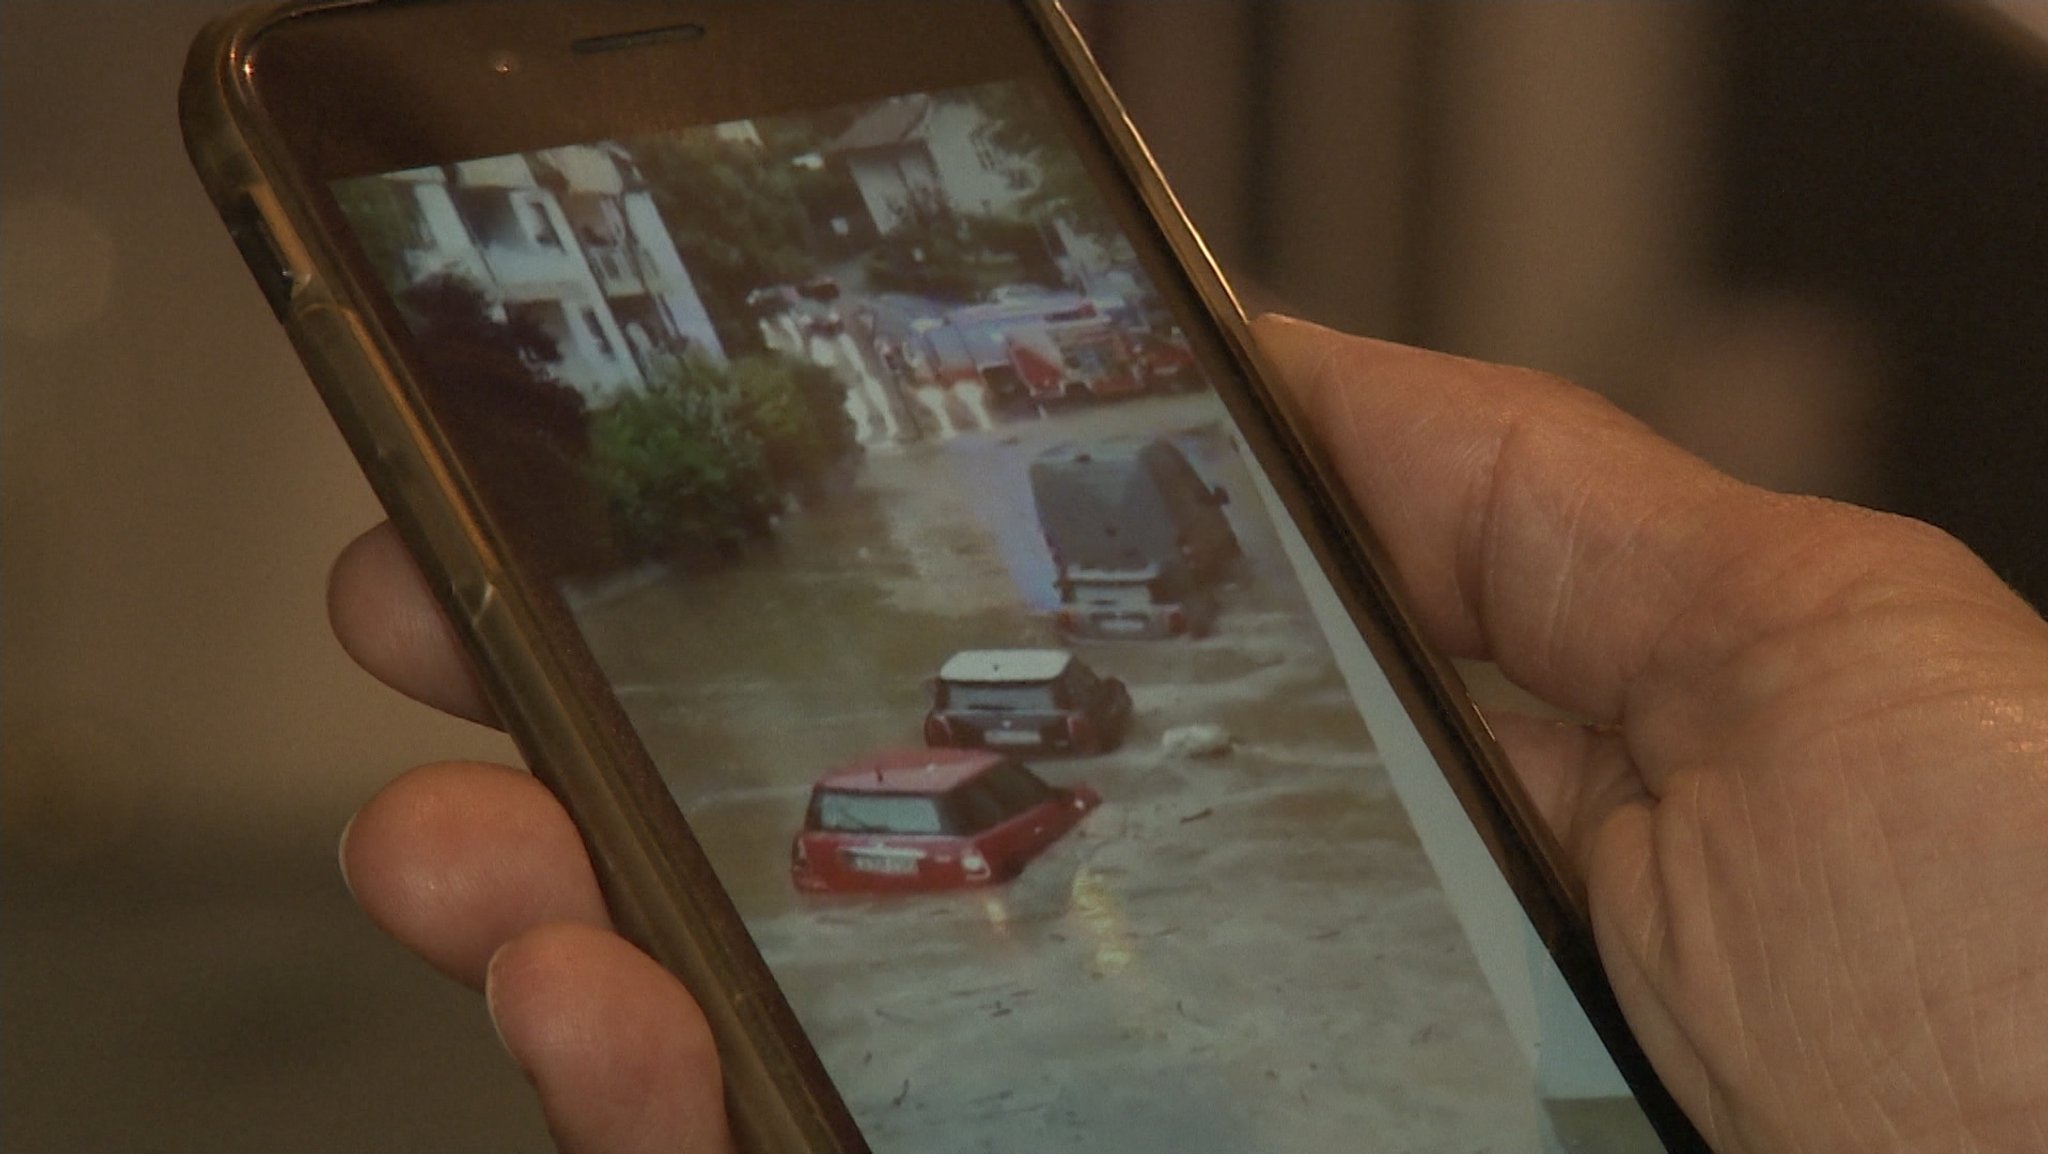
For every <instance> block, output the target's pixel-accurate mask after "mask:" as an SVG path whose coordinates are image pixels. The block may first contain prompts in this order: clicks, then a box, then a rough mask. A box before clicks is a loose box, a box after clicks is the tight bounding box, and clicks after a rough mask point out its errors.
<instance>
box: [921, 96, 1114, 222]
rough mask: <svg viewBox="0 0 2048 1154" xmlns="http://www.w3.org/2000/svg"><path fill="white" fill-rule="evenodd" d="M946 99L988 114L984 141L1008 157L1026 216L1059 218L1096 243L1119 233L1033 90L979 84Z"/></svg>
mask: <svg viewBox="0 0 2048 1154" xmlns="http://www.w3.org/2000/svg"><path fill="white" fill-rule="evenodd" d="M948 98H949V99H956V100H964V101H967V102H969V103H972V104H973V105H975V106H976V107H977V108H979V109H980V110H981V113H982V115H983V116H986V117H987V118H988V120H989V127H988V129H987V132H988V143H989V144H990V145H991V146H992V147H994V148H995V149H996V150H998V151H1000V152H1002V153H1005V154H1007V155H1008V156H1009V157H1011V158H1012V160H1013V162H1014V163H1013V165H1012V167H1011V181H1012V183H1013V184H1014V185H1015V186H1016V187H1017V188H1018V189H1020V190H1021V191H1023V192H1024V199H1023V211H1024V215H1025V216H1026V217H1027V218H1028V219H1030V220H1033V221H1036V222H1039V223H1046V222H1050V221H1052V220H1065V221H1066V222H1067V223H1068V224H1069V225H1071V226H1072V227H1074V228H1075V229H1077V230H1079V231H1081V232H1083V233H1085V234H1087V235H1088V236H1090V237H1092V238H1093V239H1095V240H1097V241H1103V242H1111V241H1114V240H1116V239H1117V238H1119V237H1121V235H1122V233H1121V231H1120V230H1119V229H1118V228H1117V227H1116V220H1115V218H1114V217H1112V216H1111V215H1110V212H1109V205H1108V204H1107V203H1105V202H1104V201H1103V199H1102V192H1101V190H1099V189H1098V188H1096V186H1095V182H1094V181H1093V180H1092V179H1090V178H1089V176H1088V170H1087V169H1086V168H1085V167H1084V166H1083V165H1082V163H1081V155H1080V153H1078V152H1076V151H1075V149H1074V146H1073V144H1072V143H1071V142H1069V140H1068V139H1067V135H1066V130H1065V129H1064V128H1063V127H1061V125H1060V122H1059V117H1058V116H1057V115H1055V113H1054V111H1053V108H1052V106H1051V105H1050V104H1048V103H1046V102H1045V100H1044V99H1042V98H1041V97H1040V96H1039V95H1038V94H1037V93H1035V92H1033V91H1031V90H1030V89H1028V88H1025V87H1024V86H1022V85H1020V84H985V85H982V86H980V87H978V88H971V89H967V90H965V91H963V92H958V93H952V94H949V96H948Z"/></svg>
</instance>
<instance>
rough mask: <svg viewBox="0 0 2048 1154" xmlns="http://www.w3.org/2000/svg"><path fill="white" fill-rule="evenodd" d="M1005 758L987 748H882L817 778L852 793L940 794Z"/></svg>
mask: <svg viewBox="0 0 2048 1154" xmlns="http://www.w3.org/2000/svg"><path fill="white" fill-rule="evenodd" d="M1006 760H1008V759H1007V757H1005V755H1003V754H1000V753H992V752H990V751H988V750H986V749H884V750H880V751H878V752H875V753H871V754H869V755H868V756H866V757H863V758H861V759H860V760H859V761H855V762H849V763H847V764H846V765H842V766H840V767H839V768H837V769H834V770H832V771H831V772H830V773H827V774H826V775H825V776H823V777H821V778H819V779H818V785H819V786H821V787H823V788H826V789H841V790H847V791H849V792H855V793H907V794H941V793H945V792H947V791H948V790H950V789H952V788H953V787H954V786H957V785H959V784H960V783H961V782H964V781H967V780H969V779H970V778H973V777H975V776H977V775H979V774H981V773H983V772H984V771H986V770H987V769H988V768H989V767H990V766H992V765H998V764H1001V763H1002V762H1004V761H1006Z"/></svg>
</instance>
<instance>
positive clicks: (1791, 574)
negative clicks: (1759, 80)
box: [1258, 321, 2048, 1151]
mask: <svg viewBox="0 0 2048 1154" xmlns="http://www.w3.org/2000/svg"><path fill="white" fill-rule="evenodd" d="M1258 334H1259V338H1260V343H1261V346H1262V348H1263V349H1264V350H1265V352H1266V353H1267V354H1268V356H1269V357H1271V358H1272V360H1273V363H1274V365H1275V366H1276V368H1278V369H1279V371H1280V374H1281V376H1282V377H1283V378H1285V379H1286V380H1287V381H1288V382H1289V383H1290V385H1291V386H1292V388H1293V391H1294V392H1295V393H1296V395H1297V396H1298V398H1299V399H1300V400H1301V402H1302V404H1303V406H1304V409H1305V411H1306V413H1307V415H1308V417H1309V420H1310V423H1311V425H1312V426H1313V427H1314V428H1315V429H1316V431H1317V432H1318V434H1319V436H1320V437H1321V439H1322V441H1323V443H1324V447H1325V448H1326V450H1327V451H1328V452H1329V455H1330V457H1331V459H1332V460H1333V461H1334V462H1335V463H1336V465H1337V467H1338V468H1339V470H1340V471H1341V472H1342V474H1343V477H1344V480H1345V481H1346V483H1347V485H1348V487H1349V488H1350V490H1351V491H1352V493H1353V495H1354V496H1355V498H1356V499H1357V500H1358V501H1359V503H1360V504H1361V506H1362V508H1363V511H1364V512H1365V514H1366V516H1367V519H1368V520H1369V521H1370V522H1371V523H1372V524H1373V525H1374V526H1375V528H1376V530H1377V531H1378V533H1379V535H1380V537H1381V539H1382V541H1383V543H1384V545H1385V546H1386V550H1387V553H1388V555H1389V556H1390V557H1391V558H1392V559H1393V563H1394V566H1395V568H1396V569H1397V570H1398V571H1399V577H1400V583H1401V585H1402V586H1403V587H1404V589H1405V591H1406V593H1407V594H1408V602H1409V605H1410V607H1411V609H1413V610H1414V611H1415V613H1416V616H1417V619H1418V620H1419V622H1420V624H1421V628H1422V631H1423V632H1424V634H1425V635H1426V636H1427V638H1428V639H1429V640H1430V641H1431V642H1432V643H1434V644H1435V645H1436V646H1438V647H1439V648H1440V649H1443V650H1446V651H1448V652H1450V653H1451V654H1453V655H1455V656H1461V657H1470V658H1484V659H1490V660H1493V661H1495V662H1497V663H1498V664H1499V665H1500V667H1501V668H1502V670H1503V672H1504V673H1505V674H1506V675H1507V676H1508V677H1509V678H1510V679H1511V680H1513V681H1515V682H1516V683H1517V684H1519V685H1521V686H1522V687H1524V688H1526V689H1528V690H1530V691H1531V692H1533V693H1534V694H1536V695H1537V696H1538V697H1541V698H1543V699H1545V700H1546V701H1548V702H1550V703H1551V704H1553V705H1556V706H1559V707H1561V708H1563V709H1565V710H1567V711H1569V712H1571V713H1573V714H1575V715H1577V716H1580V717H1583V718H1586V719H1588V720H1589V721H1591V722H1592V723H1593V724H1591V725H1583V726H1582V725H1571V724H1560V723H1555V722H1539V721H1535V720H1532V719H1518V718H1498V719H1495V726H1496V730H1497V732H1498V734H1499V736H1500V737H1501V739H1502V741H1503V744H1504V745H1505V746H1506V748H1507V751H1508V753H1509V757H1510V760H1511V761H1512V762H1513V763H1514V765H1515V767H1516V770H1517V771H1518V775H1519V776H1520V777H1522V778H1523V779H1524V780H1525V782H1526V783H1527V784H1528V786H1529V788H1530V792H1531V794H1532V797H1533V799H1534V800H1535V801H1536V802H1537V804H1538V806H1539V808H1541V809H1542V810H1543V812H1544V814H1545V816H1546V817H1547V818H1548V819H1549V821H1550V823H1551V825H1552V827H1553V829H1555V830H1556V831H1557V833H1558V835H1559V838H1560V840H1561V841H1562V842H1563V843H1564V845H1565V847H1566V849H1567V850H1568V851H1569V854H1570V856H1571V859H1572V860H1573V861H1574V862H1575V863H1576V865H1577V867H1578V870H1579V871H1580V881H1581V882H1582V883H1583V885H1584V886H1585V889H1586V896H1587V898H1588V902H1589V906H1590V909H1591V913H1592V918H1593V926H1594V930H1595V933H1596V936H1597V939H1598V943H1599V947H1600V954H1601V958H1602V960H1603V962H1604V964H1605V966H1606V968H1607V971H1608V974H1609V976H1610V978H1611V980H1612V982H1613V984H1614V987H1615V992H1616V995H1617V996H1618V997H1619V999H1620V1002H1621V1005H1622V1008H1623V1010H1624V1011H1625V1013H1626V1014H1627V1016H1628V1019H1629V1022H1630V1024H1631V1026H1632V1027H1633V1029H1634V1031H1635V1033H1636V1035H1637V1037H1638V1038H1639V1039H1640V1040H1641V1042H1642V1045H1643V1048H1644V1050H1645V1051H1646V1052H1647V1053H1648V1055H1649V1057H1650V1059H1651V1061H1652V1062H1653V1063H1654V1064H1655V1065H1656V1067H1657V1069H1658V1071H1659V1073H1660V1074H1661V1075H1662V1076H1663V1078H1664V1081H1665V1082H1666V1084H1667V1085H1668V1086H1670V1088H1671V1089H1672V1091H1673V1093H1674V1094H1676V1096H1677V1098H1678V1100H1679V1102H1680V1104H1681V1105H1682V1106H1683V1107H1684V1108H1685V1110H1686V1112H1687V1113H1688V1114H1689V1115H1690V1116H1691V1117H1692V1119H1693V1120H1694V1122H1695V1123H1696V1124H1697V1125H1698V1126H1699V1127H1700V1129H1701V1130H1702V1132H1703V1133H1704V1134H1705V1136H1706V1138H1707V1140H1708V1141H1709V1142H1710V1143H1712V1144H1713V1145H1714V1146H1715V1148H1717V1149H1721V1150H1729V1151H1732V1150H1757V1151H1804V1150H1845V1151H1879V1150H1897V1151H1957V1150H1992V1149H2010V1150H2032V1151H2040V1150H2048V1044H2044V1041H2043V1040H2044V1039H2048V625H2044V624H2043V622H2042V620H2041V618H2040V616H2039V615H2038V614H2036V613H2035V612H2034V611H2033V610H2032V609H2030V608H2029V607H2028V606H2027V605H2026V604H2025V603H2023V602H2022V601H2021V600H2020V598H2019V597H2018V596H2016V595H2015V594H2013V593H2012V592H2011V591H2010V590H2009V589H2007V588H2006V587H2005V586H2004V585H2003V584H2002V583H2001V582H2000V581H1999V580H1998V579H1997V578H1996V577H1995V576H1994V575H1993V574H1992V573H1991V572H1990V571H1989V570H1988V569H1986V568H1985V566H1984V565H1983V564H1982V563H1980V562H1979V561H1978V560H1977V559H1976V558H1975V557H1973V556H1971V555H1970V554H1969V553H1968V552H1967V551H1966V550H1965V549H1964V548H1963V547H1962V546H1961V545H1960V544H1958V543H1956V542H1955V541H1954V540H1953V539H1951V538H1949V537H1947V536H1946V535H1944V534H1942V533H1940V532H1938V531H1936V530H1934V529H1932V528H1929V527H1928V526H1925V525H1922V524H1919V523H1916V522H1911V521H1906V520H1903V519H1900V518H1895V517H1888V516H1883V515H1880V514H1876V513H1872V512H1870V511H1867V510H1862V509H1856V508H1852V507H1849V506H1843V505H1838V504H1833V503H1829V502H1824V501H1819V500H1814V499H1807V498H1794V497H1786V496H1781V495H1776V494H1771V493H1767V492H1764V491H1762V490H1758V489H1753V488H1750V487H1747V486H1744V485H1741V484H1739V483H1737V482H1735V481H1733V480H1731V479H1729V478H1727V477H1725V476H1722V475H1720V474H1718V473H1716V472H1714V471H1713V470H1711V469H1709V468H1708V467H1707V466H1706V465H1704V464H1702V463H1701V462H1699V461H1697V460H1695V459H1693V458H1691V457H1689V456H1687V455H1686V454H1684V453H1682V452H1680V451H1679V450H1678V449H1676V448H1675V447H1673V446H1671V445H1670V444H1668V443H1666V442H1664V441H1662V440H1660V439H1658V438H1657V437H1655V436H1654V435H1652V434H1651V433H1649V432H1648V431H1647V430H1646V429H1644V428H1642V427H1641V426H1640V425H1638V424H1636V423H1635V422H1634V421H1632V420H1630V419H1629V418H1627V417H1625V416H1623V415H1622V414H1621V413H1619V412H1618V411H1616V410H1614V409H1613V408H1611V407H1610V406H1608V405H1606V404H1605V403H1604V402H1602V401H1600V400H1598V399H1597V398H1595V397H1593V396H1592V395H1591V394H1588V393H1585V392H1582V391H1580V390H1577V389H1575V388H1572V387H1571V386H1569V385H1565V384H1562V383H1560V382H1557V381H1554V380H1551V379H1548V378H1545V377H1543V376H1541V375H1539V374H1535V373H1529V372H1524V371H1520V370H1513V369H1503V368H1498V367H1495V366H1490V365H1484V364H1478V363H1475V362H1469V361H1463V360H1459V359H1457V358H1453V357H1446V356H1439V355H1435V354H1429V353H1421V352H1417V351H1414V350H1410V349H1404V348H1400V347H1397V346H1391V345H1385V344H1381V343H1378V342H1373V341H1364V340H1358V339H1354V338H1349V337H1343V336H1339V335H1337V334H1334V333H1330V332H1327V331H1324V330H1321V329H1316V328H1313V327H1311V326H1307V325H1302V324H1297V323H1291V322H1284V321H1267V322H1263V323H1262V324H1261V325H1260V326H1259V330H1258Z"/></svg>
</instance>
